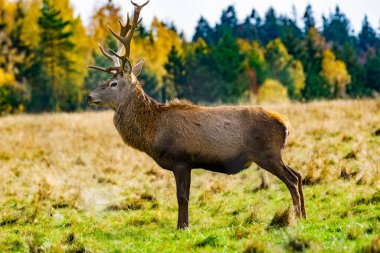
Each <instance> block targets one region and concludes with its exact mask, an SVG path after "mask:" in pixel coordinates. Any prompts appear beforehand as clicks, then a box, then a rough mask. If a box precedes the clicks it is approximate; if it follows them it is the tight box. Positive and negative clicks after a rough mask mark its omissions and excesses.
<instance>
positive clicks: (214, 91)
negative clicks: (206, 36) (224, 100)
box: [186, 39, 224, 103]
mask: <svg viewBox="0 0 380 253" xmlns="http://www.w3.org/2000/svg"><path fill="white" fill-rule="evenodd" d="M186 72H187V83H188V86H189V87H191V90H190V91H191V94H190V96H189V99H190V100H191V101H193V102H197V103H210V102H219V101H220V97H221V87H222V86H223V84H224V81H223V79H222V77H221V76H220V75H219V73H217V71H216V69H215V60H214V59H213V56H212V54H211V49H210V48H209V46H208V45H207V44H206V43H205V41H204V40H202V39H198V40H197V42H195V43H194V45H193V46H192V48H191V49H190V50H188V52H187V54H186Z"/></svg>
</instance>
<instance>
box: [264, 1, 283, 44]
mask: <svg viewBox="0 0 380 253" xmlns="http://www.w3.org/2000/svg"><path fill="white" fill-rule="evenodd" d="M260 31H261V32H260V38H261V40H262V42H263V43H264V45H265V44H267V43H268V42H269V41H271V40H274V39H277V38H279V37H280V36H281V27H280V24H279V19H278V18H277V16H276V12H275V10H274V9H273V8H269V10H268V11H267V13H265V20H264V23H263V25H262V26H261V27H260Z"/></svg>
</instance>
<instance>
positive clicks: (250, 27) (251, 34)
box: [237, 9, 261, 42]
mask: <svg viewBox="0 0 380 253" xmlns="http://www.w3.org/2000/svg"><path fill="white" fill-rule="evenodd" d="M260 22H261V21H260V17H259V16H258V15H257V12H256V10H255V9H253V10H252V12H251V14H250V15H249V16H247V17H246V18H245V20H244V22H243V24H241V25H239V27H238V30H237V36H238V37H239V38H243V39H246V40H248V41H249V42H252V41H260V37H259V26H260Z"/></svg>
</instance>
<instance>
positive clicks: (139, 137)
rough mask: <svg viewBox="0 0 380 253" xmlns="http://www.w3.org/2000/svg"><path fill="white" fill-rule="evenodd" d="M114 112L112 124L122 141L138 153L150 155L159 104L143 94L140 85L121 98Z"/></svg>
mask: <svg viewBox="0 0 380 253" xmlns="http://www.w3.org/2000/svg"><path fill="white" fill-rule="evenodd" d="M123 100H124V102H123V103H122V104H121V105H120V106H119V107H118V108H117V109H116V110H115V116H114V124H115V126H116V128H117V130H118V131H119V133H120V135H121V137H122V138H123V141H124V142H125V143H127V144H128V145H130V146H132V147H133V148H136V149H138V150H140V151H143V152H146V153H147V154H152V152H153V150H151V147H152V143H153V141H154V138H155V134H156V129H157V121H158V119H159V114H160V107H161V106H162V105H161V104H160V103H159V102H157V101H156V100H154V99H153V98H151V97H150V96H148V95H147V94H145V92H144V91H143V89H142V88H141V86H140V84H136V86H135V88H134V89H133V90H132V92H130V93H129V94H126V95H125V97H124V98H123Z"/></svg>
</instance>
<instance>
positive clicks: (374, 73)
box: [363, 53, 380, 93]
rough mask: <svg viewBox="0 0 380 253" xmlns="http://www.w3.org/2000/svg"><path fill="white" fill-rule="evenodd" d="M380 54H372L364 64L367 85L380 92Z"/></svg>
mask: <svg viewBox="0 0 380 253" xmlns="http://www.w3.org/2000/svg"><path fill="white" fill-rule="evenodd" d="M379 66H380V54H379V53H377V54H370V56H369V57H368V59H367V62H366V63H365V64H364V66H363V68H364V78H365V80H366V86H367V87H368V88H369V89H370V90H372V92H373V91H375V92H377V93H379V92H380V68H379Z"/></svg>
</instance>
